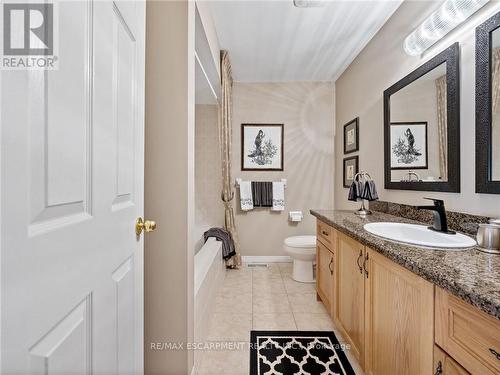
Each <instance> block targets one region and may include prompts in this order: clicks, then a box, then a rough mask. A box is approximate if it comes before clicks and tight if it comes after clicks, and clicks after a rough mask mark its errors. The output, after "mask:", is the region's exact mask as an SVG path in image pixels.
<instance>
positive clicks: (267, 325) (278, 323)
mask: <svg viewBox="0 0 500 375" xmlns="http://www.w3.org/2000/svg"><path fill="white" fill-rule="evenodd" d="M253 329H254V330H283V331H286V330H290V331H295V330H297V326H296V325H295V320H294V319H293V314H292V313H274V314H257V313H256V314H253Z"/></svg>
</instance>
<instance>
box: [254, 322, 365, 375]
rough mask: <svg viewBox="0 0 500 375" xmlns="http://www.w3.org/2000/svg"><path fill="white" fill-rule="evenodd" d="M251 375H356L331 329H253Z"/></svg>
mask: <svg viewBox="0 0 500 375" xmlns="http://www.w3.org/2000/svg"><path fill="white" fill-rule="evenodd" d="M250 342H251V348H250V375H265V374H269V375H270V374H285V375H293V374H297V375H299V374H300V375H302V374H311V375H319V374H339V375H352V374H355V372H354V370H353V369H352V366H351V364H350V363H349V361H348V360H347V357H346V355H345V353H344V351H343V349H344V347H343V346H341V344H339V341H338V340H337V338H336V337H335V334H334V333H333V332H330V331H251V333H250Z"/></svg>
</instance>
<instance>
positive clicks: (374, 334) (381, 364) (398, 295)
mask: <svg viewBox="0 0 500 375" xmlns="http://www.w3.org/2000/svg"><path fill="white" fill-rule="evenodd" d="M365 251H366V256H365V257H366V263H365V268H366V271H365V348H366V350H365V352H366V355H365V363H364V369H365V373H366V374H380V375H382V374H400V375H403V374H408V375H413V374H422V375H423V374H433V347H434V324H433V323H434V307H433V304H434V285H433V284H431V283H429V282H428V281H426V280H424V279H423V278H421V277H419V276H417V275H415V274H414V273H412V272H410V271H408V270H407V269H405V268H404V267H401V266H400V265H398V264H396V263H394V262H393V261H391V260H389V259H388V258H386V257H385V256H383V255H381V254H380V253H378V252H376V251H374V250H372V249H370V248H368V247H367V248H366V249H365Z"/></svg>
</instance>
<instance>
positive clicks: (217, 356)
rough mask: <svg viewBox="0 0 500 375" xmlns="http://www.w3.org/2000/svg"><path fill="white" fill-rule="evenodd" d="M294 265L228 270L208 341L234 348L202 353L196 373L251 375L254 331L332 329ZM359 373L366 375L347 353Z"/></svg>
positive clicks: (330, 323) (216, 303)
mask: <svg viewBox="0 0 500 375" xmlns="http://www.w3.org/2000/svg"><path fill="white" fill-rule="evenodd" d="M291 272H292V264H291V263H272V264H269V267H262V268H250V267H246V266H243V267H242V268H241V269H239V270H228V271H227V274H226V278H225V280H224V285H223V286H222V288H221V290H220V292H219V295H218V296H217V299H216V302H215V309H214V312H213V314H212V316H211V317H210V319H211V322H210V329H209V332H208V341H209V344H211V345H217V344H222V345H234V346H233V347H232V348H231V347H228V346H226V347H219V348H216V349H215V350H208V351H204V352H203V353H202V355H201V360H200V364H199V366H198V369H197V372H196V373H197V374H198V375H206V374H210V375H223V374H228V375H229V374H230V375H240V374H241V375H248V373H249V364H250V354H249V348H248V343H249V340H250V331H251V330H252V329H254V330H299V331H322V330H328V331H331V330H333V331H334V332H335V335H336V336H337V338H338V339H339V341H340V342H342V341H343V339H342V336H341V335H340V334H339V333H338V332H337V330H336V329H335V327H334V325H333V323H332V321H331V320H330V317H329V316H328V314H327V312H326V309H325V307H324V306H323V304H322V303H321V302H318V301H316V290H315V284H313V283H311V284H305V283H299V282H296V281H294V280H293V279H292V277H291ZM347 356H348V358H349V360H350V362H351V365H352V366H353V368H354V371H355V372H356V374H361V375H362V374H363V372H362V370H361V369H360V368H359V365H358V363H357V362H356V360H355V359H354V358H352V356H351V355H350V354H349V353H348V352H347Z"/></svg>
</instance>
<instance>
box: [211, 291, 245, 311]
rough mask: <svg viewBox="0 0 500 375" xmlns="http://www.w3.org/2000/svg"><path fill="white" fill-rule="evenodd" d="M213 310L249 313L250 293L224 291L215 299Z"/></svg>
mask: <svg viewBox="0 0 500 375" xmlns="http://www.w3.org/2000/svg"><path fill="white" fill-rule="evenodd" d="M214 312H221V313H232V314H237V313H251V312H252V294H251V293H242V294H237V293H226V294H219V295H218V296H217V297H216V299H215V306H214Z"/></svg>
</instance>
